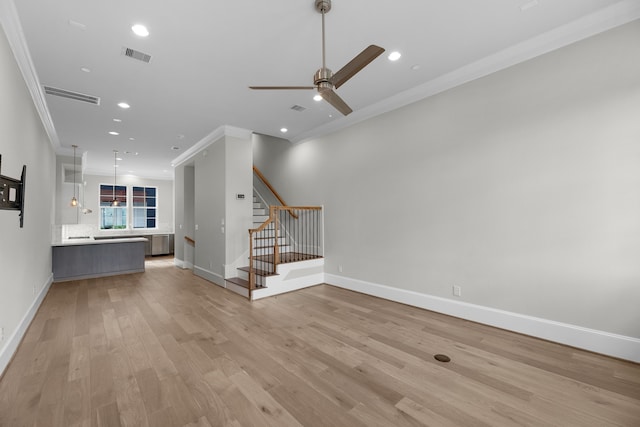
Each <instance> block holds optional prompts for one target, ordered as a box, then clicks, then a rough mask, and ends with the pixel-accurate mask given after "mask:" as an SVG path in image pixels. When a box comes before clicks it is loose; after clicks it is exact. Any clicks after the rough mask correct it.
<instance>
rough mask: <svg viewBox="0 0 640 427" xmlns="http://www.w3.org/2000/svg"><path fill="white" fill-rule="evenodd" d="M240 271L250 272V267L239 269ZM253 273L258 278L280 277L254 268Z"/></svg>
mask: <svg viewBox="0 0 640 427" xmlns="http://www.w3.org/2000/svg"><path fill="white" fill-rule="evenodd" d="M238 270H242V271H246V272H247V273H248V272H249V267H239V268H238ZM253 272H254V274H255V275H256V276H262V277H269V276H278V273H272V272H270V271H266V270H260V269H258V268H254V269H253Z"/></svg>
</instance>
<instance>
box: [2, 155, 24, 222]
mask: <svg viewBox="0 0 640 427" xmlns="http://www.w3.org/2000/svg"><path fill="white" fill-rule="evenodd" d="M1 170H2V156H1V155H0V171H1ZM26 176H27V166H26V165H24V166H22V176H21V177H20V179H14V178H9V177H8V176H4V175H2V174H0V209H3V210H12V211H20V228H22V227H23V225H24V185H25V184H24V183H25V178H26Z"/></svg>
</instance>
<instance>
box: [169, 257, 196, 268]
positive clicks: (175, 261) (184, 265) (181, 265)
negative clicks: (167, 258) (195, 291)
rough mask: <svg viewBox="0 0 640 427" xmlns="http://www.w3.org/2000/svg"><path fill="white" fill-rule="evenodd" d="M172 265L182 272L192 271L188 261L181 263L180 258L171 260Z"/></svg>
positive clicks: (191, 265)
mask: <svg viewBox="0 0 640 427" xmlns="http://www.w3.org/2000/svg"><path fill="white" fill-rule="evenodd" d="M173 264H174V265H175V266H176V267H178V268H181V269H183V270H193V264H192V263H190V262H189V261H183V260H181V259H180V258H174V259H173Z"/></svg>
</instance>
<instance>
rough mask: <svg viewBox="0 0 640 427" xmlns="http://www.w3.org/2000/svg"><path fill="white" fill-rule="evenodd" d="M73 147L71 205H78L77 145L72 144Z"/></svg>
mask: <svg viewBox="0 0 640 427" xmlns="http://www.w3.org/2000/svg"><path fill="white" fill-rule="evenodd" d="M72 147H73V198H71V206H72V207H74V208H75V207H76V206H78V199H77V198H76V148H78V146H77V145H75V144H74V145H72Z"/></svg>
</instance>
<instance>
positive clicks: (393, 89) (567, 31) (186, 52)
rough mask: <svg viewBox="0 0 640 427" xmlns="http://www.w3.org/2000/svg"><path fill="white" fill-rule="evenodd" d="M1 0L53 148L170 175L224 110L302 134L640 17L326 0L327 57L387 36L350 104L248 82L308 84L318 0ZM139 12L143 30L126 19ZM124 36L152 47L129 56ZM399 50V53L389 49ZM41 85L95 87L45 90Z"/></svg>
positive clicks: (570, 1)
mask: <svg viewBox="0 0 640 427" xmlns="http://www.w3.org/2000/svg"><path fill="white" fill-rule="evenodd" d="M0 2H2V10H0V13H1V14H2V15H3V16H2V18H3V21H2V22H3V26H4V27H5V30H6V31H7V33H8V37H9V40H10V42H11V44H12V47H13V48H14V51H16V50H22V51H25V52H28V55H24V57H21V55H20V54H19V52H18V53H17V54H16V56H17V57H18V61H19V63H20V64H21V68H22V70H23V73H27V74H28V73H29V68H30V69H31V71H32V72H33V78H32V80H31V81H30V80H29V78H27V82H28V84H29V83H30V86H31V88H30V89H31V90H32V94H33V95H34V97H35V98H36V101H37V99H38V98H39V99H40V100H41V104H42V105H41V108H40V110H41V111H40V112H41V115H42V116H43V119H44V121H45V126H47V129H48V132H49V135H50V137H51V138H52V140H53V142H54V146H55V147H56V151H57V152H58V153H59V154H67V155H69V154H71V153H72V150H71V146H72V145H73V144H76V145H78V146H79V152H83V153H85V152H86V165H85V167H86V172H88V173H104V174H110V173H111V172H112V171H113V150H114V149H117V150H119V151H120V152H121V153H122V154H120V157H122V158H123V160H122V161H121V162H119V163H120V168H119V172H118V173H124V174H126V173H131V174H135V175H139V176H144V177H154V178H167V179H170V178H172V177H173V170H172V167H171V163H172V161H173V160H174V159H176V158H178V157H179V156H180V155H183V153H184V152H185V151H187V150H188V149H189V148H190V147H192V146H193V145H194V144H196V143H198V141H200V140H202V139H203V138H204V137H206V136H207V135H208V134H210V133H211V132H212V131H214V130H215V129H217V128H219V127H220V126H224V125H228V126H234V127H239V128H243V129H247V130H251V131H254V132H259V133H263V134H268V135H274V136H279V137H284V138H288V139H290V140H292V141H293V142H298V141H301V140H304V139H307V138H311V137H316V136H319V135H322V134H324V133H327V132H331V131H333V130H336V129H339V128H342V127H345V126H348V125H350V124H353V123H355V122H357V121H360V120H363V119H365V118H368V117H371V116H374V115H376V114H379V113H381V112H384V111H388V110H390V109H393V108H397V107H399V106H402V105H405V104H407V103H409V102H413V101H416V100H419V99H422V98H424V97H426V96H429V95H431V94H433V93H436V92H438V91H441V90H445V89H447V88H450V87H453V86H455V85H458V84H461V83H464V82H465V81H468V80H471V79H473V78H477V77H480V76H482V75H486V74H487V73H490V72H493V71H497V70H498V69H501V68H504V67H506V66H509V65H512V64H515V63H517V62H520V61H522V60H526V59H528V58H530V57H533V56H536V55H539V54H541V53H544V52H547V51H549V50H552V49H555V48H557V47H560V46H562V45H566V44H568V43H571V42H573V41H576V40H579V39H581V38H584V37H587V36H589V35H592V34H595V33H597V32H600V31H603V30H606V29H608V28H611V27H614V26H617V25H621V24H623V23H625V22H628V21H631V20H633V19H637V18H639V17H640V2H639V1H637V0H622V1H616V0H561V1H558V0H538V1H535V0H534V1H530V0H484V1H478V0H447V1H435V0H395V1H393V2H392V3H391V2H389V3H386V2H382V1H371V0H333V7H332V10H331V11H330V12H329V13H328V14H327V16H326V32H327V66H328V67H329V68H331V69H332V70H333V71H334V72H335V71H337V70H338V69H340V68H341V67H342V66H343V65H344V64H346V63H347V62H348V61H349V60H350V59H351V58H353V57H354V56H355V55H356V54H358V53H359V52H360V51H361V50H362V49H364V48H365V47H366V46H368V45H369V44H377V45H379V46H382V47H383V48H385V49H386V50H387V52H385V54H384V55H382V56H380V57H379V58H377V59H376V60H375V61H373V62H372V63H371V64H370V65H369V66H367V67H366V68H365V69H364V70H363V71H361V72H360V73H359V74H357V75H356V76H355V77H353V78H352V79H351V80H349V82H348V83H346V84H345V85H344V86H342V87H340V88H339V89H338V90H336V92H337V93H338V94H339V95H340V96H341V97H342V98H343V99H344V100H345V101H346V102H347V103H348V104H349V105H350V106H351V107H352V108H353V110H354V113H352V114H351V115H349V116H347V117H343V116H342V115H341V114H340V113H338V112H337V111H336V110H334V109H333V108H332V107H331V106H330V105H328V104H326V103H325V102H315V101H313V100H312V96H313V95H314V91H252V90H250V89H248V86H249V85H311V84H312V80H313V74H314V72H315V71H316V70H317V69H318V68H319V67H320V66H321V61H322V58H321V16H320V14H319V13H318V12H316V10H315V8H314V0H269V1H241V0H236V1H221V0H218V1H215V0H189V1H184V0H180V1H178V0H163V1H162V2H159V1H157V0H137V1H131V0H110V1H95V0H56V1H45V0H19V1H11V0H0ZM527 6H531V7H527ZM14 8H15V9H14ZM16 12H17V16H16ZM11 15H13V16H11ZM135 23H142V24H145V25H146V26H147V27H148V29H149V31H150V35H149V37H147V38H141V37H138V36H136V35H135V34H133V32H132V31H131V29H130V28H131V26H132V25H133V24H135ZM25 42H26V43H25ZM21 44H22V46H21ZM25 44H26V47H27V50H25V49H24V48H23V47H24V45H25ZM123 47H129V48H133V49H136V50H139V51H142V52H144V53H147V54H149V55H151V57H152V59H151V62H150V63H143V62H140V61H137V60H134V59H131V58H128V57H126V56H124V55H123V54H122V50H123ZM394 50H398V51H400V52H401V53H402V58H401V59H400V60H399V61H397V62H391V61H389V60H388V59H387V58H386V55H387V53H389V52H391V51H394ZM29 58H30V59H31V61H32V62H30V61H29ZM82 68H88V69H89V70H90V72H85V71H82ZM42 86H53V87H57V88H61V89H65V90H70V91H74V92H80V93H83V94H88V95H93V96H97V97H100V99H101V102H100V105H98V106H96V105H90V104H87V103H84V102H79V101H73V100H68V99H63V98H56V97H52V96H50V95H44V94H43V90H42ZM42 100H44V101H42ZM120 101H126V102H128V103H129V104H131V108H130V109H129V110H122V109H120V108H118V107H117V105H116V104H117V103H118V102H120ZM37 104H38V103H37V102H36V105H37ZM293 105H300V106H303V107H305V108H306V110H305V111H303V112H297V111H294V110H291V107H292V106H293ZM114 118H116V119H121V120H122V121H121V122H114V121H113V119H114ZM282 127H286V128H288V129H289V131H288V133H287V134H286V135H283V134H282V133H281V132H280V128H282ZM109 131H117V132H119V133H120V134H119V135H117V136H112V135H109V134H108V132H109ZM131 138H133V140H132V139H131ZM174 146H175V147H179V148H180V150H173V149H172V147H174ZM124 152H131V154H124ZM133 153H138V155H135V154H133Z"/></svg>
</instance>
